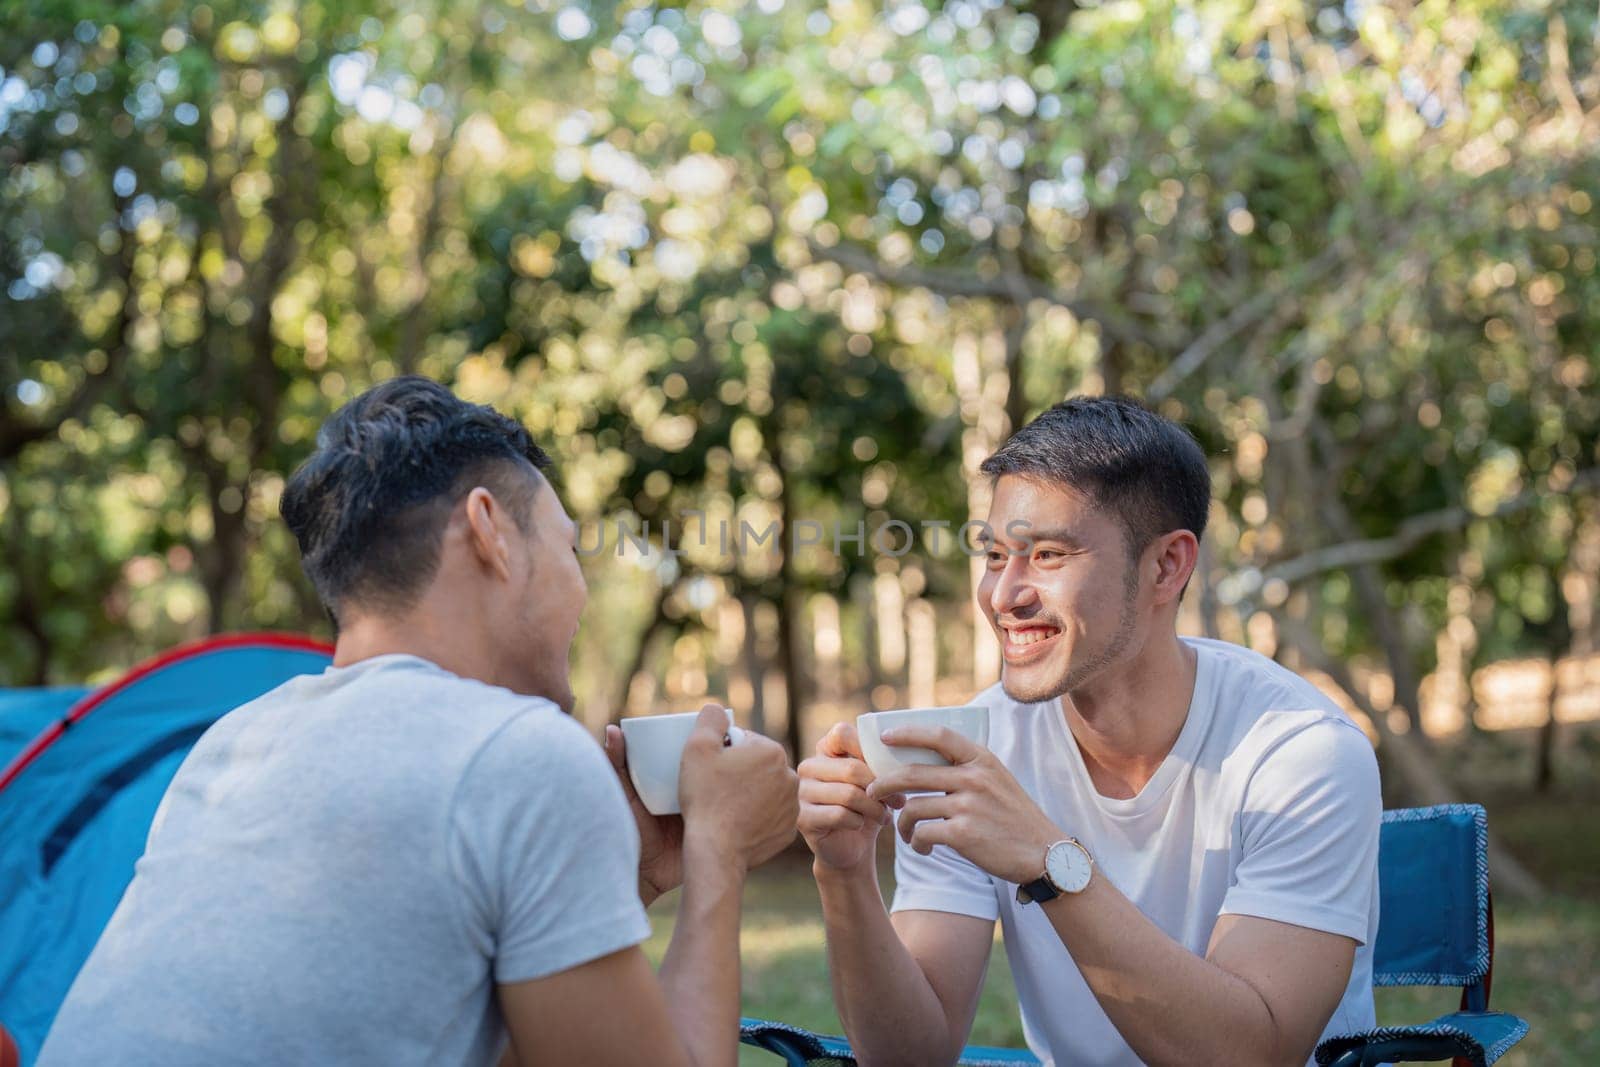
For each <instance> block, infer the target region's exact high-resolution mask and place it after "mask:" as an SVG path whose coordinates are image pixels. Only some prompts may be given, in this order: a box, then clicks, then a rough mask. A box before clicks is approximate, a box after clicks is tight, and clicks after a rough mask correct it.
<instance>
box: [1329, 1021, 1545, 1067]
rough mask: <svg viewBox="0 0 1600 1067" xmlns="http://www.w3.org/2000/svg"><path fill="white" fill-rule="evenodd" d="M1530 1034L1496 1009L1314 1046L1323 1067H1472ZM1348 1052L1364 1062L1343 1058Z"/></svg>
mask: <svg viewBox="0 0 1600 1067" xmlns="http://www.w3.org/2000/svg"><path fill="white" fill-rule="evenodd" d="M1527 1032H1528V1024H1527V1023H1526V1022H1524V1021H1523V1020H1522V1019H1519V1018H1517V1017H1516V1016H1515V1015H1509V1014H1507V1013H1505V1012H1499V1011H1458V1012H1455V1013H1454V1014H1452V1015H1443V1016H1440V1017H1439V1018H1437V1019H1435V1020H1434V1021H1433V1022H1431V1023H1427V1024H1426V1025H1423V1026H1385V1027H1379V1028H1378V1029H1376V1030H1368V1031H1367V1032H1366V1033H1363V1034H1349V1035H1346V1036H1343V1037H1334V1038H1329V1039H1328V1040H1327V1041H1324V1042H1323V1043H1322V1044H1321V1045H1319V1046H1317V1063H1318V1064H1320V1065H1322V1067H1332V1065H1333V1064H1339V1065H1340V1067H1346V1065H1349V1067H1355V1065H1356V1064H1361V1063H1369V1064H1374V1063H1390V1062H1402V1061H1419V1060H1420V1061H1429V1060H1450V1059H1458V1058H1459V1059H1464V1060H1466V1061H1467V1062H1468V1063H1470V1064H1471V1065H1472V1067H1489V1064H1492V1063H1494V1062H1495V1061H1496V1060H1498V1059H1499V1058H1500V1057H1501V1056H1503V1055H1505V1052H1506V1050H1507V1049H1509V1048H1510V1047H1511V1046H1512V1045H1515V1044H1516V1043H1517V1042H1518V1041H1521V1040H1522V1038H1523V1037H1524V1036H1525V1035H1526V1034H1527ZM1351 1053H1364V1054H1365V1057H1364V1059H1363V1058H1351V1059H1348V1060H1344V1059H1341V1057H1343V1056H1347V1055H1350V1054H1351Z"/></svg>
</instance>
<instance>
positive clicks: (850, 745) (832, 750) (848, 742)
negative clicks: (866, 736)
mask: <svg viewBox="0 0 1600 1067" xmlns="http://www.w3.org/2000/svg"><path fill="white" fill-rule="evenodd" d="M817 755H819V756H836V757H841V756H849V757H854V758H855V759H861V758H862V756H861V738H860V737H858V736H857V735H856V728H855V724H853V723H848V722H841V723H836V724H834V727H833V729H831V730H829V731H828V732H827V733H826V734H824V735H823V736H822V740H821V741H818V742H817Z"/></svg>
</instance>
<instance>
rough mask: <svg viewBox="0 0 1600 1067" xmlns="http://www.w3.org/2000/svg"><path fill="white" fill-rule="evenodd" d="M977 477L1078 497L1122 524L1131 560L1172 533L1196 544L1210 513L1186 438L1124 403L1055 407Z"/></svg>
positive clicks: (1086, 401) (1207, 487)
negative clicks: (1038, 485)
mask: <svg viewBox="0 0 1600 1067" xmlns="http://www.w3.org/2000/svg"><path fill="white" fill-rule="evenodd" d="M978 469H979V470H981V471H982V472H983V473H985V474H988V475H991V476H993V477H994V478H1000V477H1001V476H1002V475H1007V474H1017V475H1023V476H1026V477H1033V478H1040V479H1043V480H1046V481H1050V482H1055V483H1057V484H1060V485H1065V486H1066V487H1068V488H1069V489H1073V490H1075V491H1077V492H1080V493H1083V494H1084V495H1086V496H1087V497H1088V498H1089V499H1090V501H1091V502H1093V504H1094V505H1095V506H1096V507H1103V508H1106V509H1107V510H1109V511H1110V512H1111V513H1112V514H1113V515H1114V516H1115V517H1116V519H1117V520H1118V522H1120V523H1121V524H1122V529H1123V532H1124V534H1125V535H1126V539H1127V544H1128V547H1129V550H1130V555H1133V556H1137V555H1138V553H1140V552H1142V551H1144V549H1145V546H1147V545H1149V544H1150V542H1151V541H1152V540H1154V539H1155V538H1157V537H1159V536H1161V535H1162V534H1164V533H1169V532H1171V531H1173V530H1188V531H1190V532H1191V533H1193V534H1194V536H1195V538H1196V539H1197V540H1198V539H1199V538H1200V537H1201V536H1202V535H1203V534H1204V533H1205V529H1206V515H1207V512H1208V511H1209V509H1210V507H1211V470H1210V468H1209V467H1208V466H1207V465H1206V456H1205V453H1204V452H1203V451H1201V449H1200V446H1199V444H1197V443H1196V442H1195V439H1194V438H1193V437H1192V436H1191V435H1190V433H1189V431H1188V430H1186V429H1184V428H1183V427H1182V426H1180V425H1178V424H1177V423H1175V422H1173V421H1172V420H1171V419H1167V418H1163V417H1162V416H1160V415H1158V414H1156V413H1155V412H1153V411H1151V410H1150V409H1149V408H1147V407H1145V406H1144V405H1143V404H1140V403H1139V402H1138V401H1137V400H1134V399H1132V398H1130V397H1125V396H1092V397H1087V396H1086V397H1074V398H1073V399H1071V400H1067V401H1064V402H1063V403H1060V404H1057V405H1055V406H1054V407H1052V408H1050V409H1049V410H1048V411H1046V412H1044V413H1043V414H1041V415H1040V416H1039V417H1038V418H1036V419H1034V420H1033V421H1032V422H1030V423H1028V424H1027V425H1026V426H1024V427H1023V428H1022V429H1020V430H1018V431H1017V432H1016V433H1014V434H1012V435H1011V437H1010V438H1009V439H1008V440H1007V441H1006V443H1005V444H1003V445H1001V446H1000V448H999V449H998V450H997V451H996V452H995V454H994V455H992V456H990V457H989V458H988V459H986V460H984V461H983V464H982V465H981V466H980V467H979V468H978Z"/></svg>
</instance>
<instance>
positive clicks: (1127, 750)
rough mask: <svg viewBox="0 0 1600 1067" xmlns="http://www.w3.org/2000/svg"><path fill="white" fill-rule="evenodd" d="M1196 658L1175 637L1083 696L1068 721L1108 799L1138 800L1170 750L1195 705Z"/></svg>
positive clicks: (1075, 696) (1068, 699) (1155, 642)
mask: <svg viewBox="0 0 1600 1067" xmlns="http://www.w3.org/2000/svg"><path fill="white" fill-rule="evenodd" d="M1197 658H1198V657H1197V655H1196V653H1195V651H1194V650H1193V649H1192V648H1190V647H1189V646H1188V645H1186V644H1184V643H1183V642H1182V641H1180V640H1178V636H1177V634H1176V633H1175V632H1173V631H1170V630H1168V631H1164V632H1163V634H1162V636H1161V637H1160V638H1158V639H1152V640H1150V641H1147V642H1146V643H1145V644H1144V645H1143V647H1141V648H1140V649H1139V651H1138V653H1137V654H1136V655H1135V656H1134V657H1133V658H1132V659H1129V660H1127V661H1125V662H1122V663H1118V664H1116V665H1115V666H1113V667H1112V668H1111V669H1110V670H1108V671H1106V672H1103V673H1102V675H1101V676H1100V677H1097V678H1095V679H1093V680H1092V681H1090V683H1089V684H1088V685H1085V686H1084V687H1083V688H1081V689H1077V690H1074V691H1072V692H1070V693H1068V694H1066V695H1065V696H1063V697H1062V698H1061V710H1062V714H1063V715H1064V716H1065V717H1066V720H1067V726H1068V728H1069V729H1070V730H1071V731H1072V736H1073V737H1074V739H1076V740H1077V742H1078V749H1079V751H1080V752H1081V753H1082V754H1083V761H1084V765H1085V766H1086V767H1087V768H1088V769H1089V776H1090V778H1091V779H1093V781H1094V784H1095V788H1096V789H1097V790H1099V791H1100V793H1101V794H1102V795H1105V796H1111V797H1117V798H1121V799H1126V798H1128V797H1133V796H1137V795H1138V793H1139V791H1140V790H1141V789H1143V788H1144V786H1145V784H1146V783H1148V782H1149V781H1150V779H1151V778H1152V777H1154V776H1155V773H1156V769H1157V768H1159V767H1160V766H1161V762H1162V761H1163V760H1164V759H1166V758H1167V754H1168V753H1169V752H1171V751H1172V746H1173V745H1174V744H1176V743H1177V741H1178V735H1179V734H1180V733H1182V732H1183V724H1184V723H1185V722H1186V721H1187V720H1188V718H1189V704H1190V701H1191V700H1192V699H1193V698H1194V682H1195V664H1196V661H1197Z"/></svg>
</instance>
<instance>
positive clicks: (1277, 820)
mask: <svg viewBox="0 0 1600 1067" xmlns="http://www.w3.org/2000/svg"><path fill="white" fill-rule="evenodd" d="M1187 643H1188V645H1189V646H1190V647H1191V648H1193V649H1194V650H1195V651H1196V652H1197V653H1198V668H1197V673H1196V676H1195V687H1194V699H1193V701H1192V702H1191V704H1190V706H1189V717H1188V719H1187V720H1186V721H1185V722H1184V725H1183V730H1182V732H1181V733H1180V734H1179V735H1178V740H1177V743H1176V744H1175V745H1174V746H1173V748H1172V751H1171V752H1170V753H1169V754H1168V755H1167V758H1166V759H1165V760H1164V761H1163V762H1162V764H1161V766H1160V768H1159V769H1158V770H1157V771H1156V773H1155V776H1154V777H1153V778H1151V779H1150V781H1149V782H1148V783H1146V785H1145V787H1144V789H1143V790H1141V791H1140V793H1139V795H1138V796H1136V797H1132V798H1130V799H1126V800H1116V799H1112V798H1109V797H1104V796H1101V795H1100V794H1099V793H1098V792H1096V790H1095V787H1094V785H1093V783H1092V782H1091V781H1090V779H1089V774H1088V771H1087V769H1086V768H1085V766H1084V763H1083V756H1082V753H1080V752H1079V750H1078V745H1077V742H1076V741H1075V740H1074V739H1073V737H1072V734H1071V731H1070V730H1069V729H1068V727H1067V723H1066V719H1065V717H1064V716H1063V713H1062V710H1061V707H1060V704H1059V702H1057V701H1054V700H1052V701H1048V702H1045V703H1041V704H1018V703H1016V702H1015V701H1012V700H1011V699H1009V698H1008V697H1007V696H1006V695H1005V694H1004V693H1003V692H1002V691H1001V689H1000V687H999V686H998V685H997V686H994V687H993V688H991V689H988V690H986V691H985V692H984V693H983V694H982V695H981V696H979V697H978V699H977V701H976V703H980V704H985V705H987V706H988V707H989V709H990V710H989V716H990V718H989V747H990V748H991V749H992V750H993V751H994V753H995V755H997V756H998V757H1000V760H1001V762H1003V763H1004V764H1005V766H1006V768H1007V769H1008V770H1010V772H1011V773H1012V774H1013V775H1015V776H1016V778H1017V780H1018V782H1020V783H1021V785H1022V787H1023V788H1024V789H1025V790H1027V792H1028V795H1029V796H1031V797H1032V798H1033V799H1034V800H1035V801H1036V802H1037V803H1038V804H1039V805H1040V806H1041V807H1042V808H1043V809H1044V811H1045V813H1046V814H1047V815H1049V816H1050V818H1051V819H1052V820H1053V821H1054V822H1055V824H1056V825H1057V826H1059V827H1060V828H1061V829H1062V831H1063V832H1064V833H1066V834H1067V835H1070V836H1072V837H1076V838H1077V839H1078V840H1079V841H1081V842H1083V844H1084V846H1085V847H1087V848H1088V850H1089V852H1090V854H1091V855H1092V856H1093V857H1094V860H1095V875H1094V876H1095V877H1097V878H1106V879H1109V880H1110V882H1111V884H1113V885H1115V886H1116V887H1117V888H1118V889H1119V890H1121V891H1122V893H1123V894H1124V895H1126V896H1127V897H1128V898H1129V899H1130V900H1132V901H1133V903H1134V904H1136V905H1137V906H1138V908H1139V910H1140V911H1142V912H1143V913H1144V914H1145V915H1146V916H1147V917H1148V918H1149V919H1150V920H1151V921H1152V922H1154V923H1155V924H1156V925H1157V926H1159V927H1160V928H1161V929H1162V930H1164V931H1165V932H1166V933H1167V935H1168V936H1169V937H1171V938H1173V939H1174V940H1176V941H1177V942H1178V943H1180V944H1182V945H1183V946H1184V947H1185V948H1187V949H1189V951H1191V952H1193V953H1195V954H1196V955H1200V956H1203V955H1205V952H1206V948H1207V945H1208V944H1209V942H1210V939H1211V931H1212V928H1213V927H1214V926H1215V924H1216V921H1217V917H1218V916H1220V915H1254V916H1259V917H1261V918H1265V919H1275V920H1277V921H1279V922H1284V923H1292V924H1294V925H1296V926H1302V927H1307V928H1310V929H1313V930H1323V931H1327V932H1329V933H1335V934H1342V935H1343V936H1345V937H1350V938H1354V939H1355V940H1356V941H1359V942H1360V947H1359V948H1358V949H1357V950H1356V956H1355V966H1354V969H1353V970H1352V971H1351V974H1350V984H1349V986H1348V987H1347V988H1346V989H1345V993H1344V997H1343V999H1342V1000H1341V1001H1340V1003H1339V1007H1338V1009H1337V1010H1336V1011H1335V1012H1334V1013H1333V1018H1332V1019H1330V1020H1329V1022H1328V1026H1327V1029H1326V1030H1325V1031H1324V1036H1331V1035H1334V1034H1340V1033H1350V1032H1352V1031H1359V1030H1365V1029H1369V1028H1371V1027H1372V1026H1373V1025H1374V1018H1373V1006H1372V942H1373V938H1374V937H1375V936H1376V934H1377V931H1378V828H1379V825H1380V822H1381V819H1382V814H1383V812H1382V807H1383V805H1382V798H1381V797H1380V795H1379V790H1378V766H1377V760H1376V759H1375V758H1374V756H1373V752H1372V746H1371V744H1370V743H1368V741H1367V739H1366V736H1365V735H1364V734H1362V732H1361V730H1360V729H1359V728H1358V727H1357V726H1356V725H1355V724H1354V723H1353V722H1351V721H1350V719H1349V717H1348V716H1346V715H1345V714H1344V713H1343V712H1342V711H1341V710H1340V709H1339V708H1338V706H1337V705H1335V704H1333V703H1332V702H1330V701H1329V700H1328V699H1327V698H1326V697H1325V696H1323V695H1322V694H1321V693H1320V692H1318V690H1317V689H1316V688H1315V687H1314V686H1312V685H1311V684H1310V683H1308V682H1306V681H1305V680H1304V679H1302V678H1300V677H1299V676H1298V675H1296V674H1294V673H1293V672H1291V671H1288V670H1285V669H1284V668H1282V667H1280V666H1278V665H1277V664H1276V663H1273V662H1272V661H1271V660H1269V659H1267V658H1266V657H1264V656H1261V655H1258V654H1257V653H1254V652H1251V651H1249V650H1247V649H1243V648H1239V647H1237V646H1235V645H1230V644H1226V643H1224V642H1220V641H1207V640H1188V641H1187ZM1039 859H1040V869H1041V871H1042V870H1043V865H1044V857H1043V856H1040V858H1039ZM895 875H896V881H897V888H896V890H895V896H894V906H893V910H895V911H908V910H920V911H943V912H952V913H955V914H958V915H972V916H977V917H978V918H982V919H995V918H998V919H999V920H1000V924H1001V928H1002V932H1003V934H1004V937H1005V945H1006V955H1007V957H1008V959H1009V961H1010V963H1011V971H1012V974H1013V975H1014V977H1015V979H1016V985H1017V995H1018V999H1019V1001H1020V1002H1021V1008H1022V1024H1023V1030H1024V1032H1025V1034H1026V1035H1027V1039H1028V1045H1029V1047H1030V1048H1032V1049H1033V1051H1034V1053H1035V1054H1036V1055H1037V1056H1038V1057H1039V1058H1040V1059H1042V1060H1043V1061H1044V1062H1045V1063H1046V1064H1056V1063H1059V1064H1062V1065H1067V1064H1072V1065H1080V1064H1081V1065H1111V1064H1117V1065H1121V1064H1136V1063H1138V1062H1139V1059H1138V1057H1137V1056H1136V1055H1135V1054H1134V1052H1133V1050H1132V1049H1130V1048H1129V1047H1128V1044H1127V1042H1125V1041H1124V1040H1123V1039H1122V1036H1121V1035H1120V1034H1119V1033H1118V1032H1117V1030H1116V1028H1115V1027H1114V1026H1113V1025H1112V1024H1111V1020H1110V1019H1109V1018H1108V1017H1107V1016H1106V1013H1105V1012H1104V1011H1103V1010H1102V1009H1101V1007H1100V1004H1099V1002H1098V1001H1096V1000H1095V997H1094V994H1093V993H1092V992H1091V991H1090V990H1089V986H1088V984H1087V983H1086V982H1085V981H1084V979H1083V976H1082V975H1081V974H1080V973H1079V972H1078V969H1077V967H1076V965H1075V964H1074V963H1073V961H1072V957H1071V955H1070V954H1068V952H1067V949H1066V947H1065V946H1064V945H1063V944H1062V943H1061V939H1060V937H1059V936H1057V934H1056V932H1055V929H1054V928H1053V927H1052V926H1051V925H1050V920H1049V919H1048V918H1047V917H1046V916H1045V914H1044V912H1043V910H1042V909H1041V908H1040V907H1039V906H1038V905H1037V904H1029V905H1027V906H1023V905H1019V904H1018V903H1017V901H1016V896H1015V894H1016V889H1017V887H1016V886H1015V885H1013V884H1011V883H1007V882H1000V881H998V880H997V879H994V878H992V877H990V876H989V875H987V874H985V873H984V872H983V871H981V870H979V869H978V868H977V867H975V866H974V865H973V864H971V863H968V862H967V861H966V860H964V859H962V858H961V857H960V856H959V855H957V854H956V853H955V852H953V851H951V850H950V849H948V848H945V847H944V846H938V847H936V848H935V849H934V851H933V853H932V855H929V856H920V855H918V854H917V853H916V852H914V851H913V850H912V849H911V848H910V847H909V846H907V845H906V844H905V843H904V842H901V841H898V839H897V843H896V853H895Z"/></svg>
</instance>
